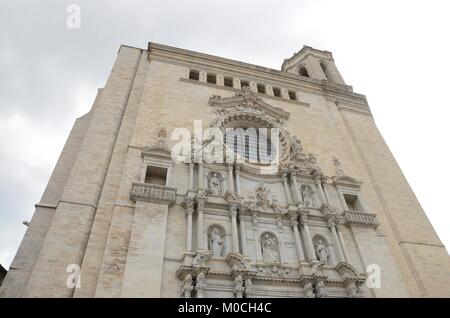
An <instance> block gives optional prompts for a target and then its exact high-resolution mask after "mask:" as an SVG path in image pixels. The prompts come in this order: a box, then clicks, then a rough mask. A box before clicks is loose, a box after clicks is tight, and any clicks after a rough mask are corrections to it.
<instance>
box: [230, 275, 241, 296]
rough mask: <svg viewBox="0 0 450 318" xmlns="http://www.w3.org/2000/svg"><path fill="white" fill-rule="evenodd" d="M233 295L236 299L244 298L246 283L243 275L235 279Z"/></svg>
mask: <svg viewBox="0 0 450 318" xmlns="http://www.w3.org/2000/svg"><path fill="white" fill-rule="evenodd" d="M233 293H234V297H236V298H243V296H244V281H243V280H242V277H241V275H238V276H236V278H235V279H234V286H233Z"/></svg>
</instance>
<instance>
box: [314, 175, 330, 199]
mask: <svg viewBox="0 0 450 318" xmlns="http://www.w3.org/2000/svg"><path fill="white" fill-rule="evenodd" d="M314 181H315V182H316V185H317V189H318V190H319V196H320V201H321V203H325V204H328V201H327V199H326V197H325V193H324V192H323V188H322V178H321V176H319V175H318V176H316V177H315V178H314ZM319 206H320V205H319Z"/></svg>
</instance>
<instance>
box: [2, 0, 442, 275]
mask: <svg viewBox="0 0 450 318" xmlns="http://www.w3.org/2000/svg"><path fill="white" fill-rule="evenodd" d="M71 3H77V4H79V5H80V8H81V28H80V29H69V28H68V27H67V25H66V19H67V16H68V14H67V13H66V10H67V6H68V5H69V4H71ZM449 9H450V2H449V1H444V0H443V1H421V2H419V1H399V0H396V1H380V0H377V1H370V2H369V1H361V0H359V1H317V0H314V1H299V0H296V1H261V0H258V1H242V0H240V1H231V0H227V1H211V0H209V1H167V0H164V1H163V0H160V1H148V0H147V1H130V0H127V1H98V0H95V1H94V0H90V1H75V0H72V1H63V0H55V1H31V0H30V1H18V0H11V1H6V0H2V1H1V2H0V263H1V264H2V265H3V266H4V267H6V268H8V267H9V265H10V263H11V261H12V258H13V257H14V254H15V252H16V250H17V248H18V246H19V244H20V241H21V239H22V237H23V234H24V232H25V229H26V227H25V226H24V225H22V221H23V220H30V219H31V216H32V214H33V211H34V204H35V203H37V202H38V201H39V199H40V196H41V195H42V193H43V191H44V187H45V185H46V184H47V181H48V178H49V177H50V174H51V172H52V169H53V167H54V165H55V163H56V161H57V159H58V156H59V153H60V152H61V150H62V147H63V145H64V142H65V140H66V138H67V136H68V134H69V131H70V129H71V127H72V124H73V122H74V120H75V118H76V117H78V116H81V115H83V114H84V113H86V112H87V111H88V110H89V109H90V107H91V105H92V102H93V100H94V97H95V95H96V93H97V89H98V88H100V87H102V86H103V85H104V83H105V80H106V78H107V76H108V73H109V71H110V69H111V66H112V64H113V62H114V59H115V57H116V54H117V50H118V48H119V46H120V44H127V45H131V46H137V47H141V48H146V47H147V42H148V41H153V42H158V43H162V44H167V45H171V46H175V47H180V48H185V49H190V50H194V51H199V52H204V53H209V54H213V55H218V56H223V57H227V58H232V59H236V60H239V61H245V62H249V63H252V64H257V65H261V66H266V67H271V68H275V69H280V67H281V63H282V61H283V59H284V58H286V57H290V56H291V55H292V54H293V52H296V51H298V50H299V49H301V47H302V46H303V45H304V44H306V45H309V46H313V47H315V48H318V49H323V50H328V51H331V52H333V55H334V58H335V61H336V64H337V67H338V68H339V70H340V72H341V74H342V75H343V77H344V79H345V81H346V82H347V84H349V85H352V86H353V88H354V91H355V92H358V93H361V94H364V95H366V96H367V99H368V101H369V104H370V107H371V109H372V112H373V114H374V117H375V120H376V122H377V124H378V127H379V129H380V131H381V133H382V134H383V136H384V138H385V139H386V141H387V143H388V145H389V147H390V149H391V151H392V152H393V153H394V156H395V157H396V159H397V161H398V162H399V164H400V167H401V168H402V170H403V172H404V174H405V175H406V177H407V179H408V181H409V183H410V185H411V186H412V188H413V190H414V192H415V193H416V195H417V197H418V199H419V201H420V203H421V204H422V206H423V208H424V209H425V211H426V213H427V215H428V217H429V219H430V220H431V223H432V224H433V225H434V227H435V229H436V231H437V232H438V234H439V236H440V238H441V240H442V241H443V242H444V244H445V245H446V246H450V211H449V205H448V196H449V195H450V193H448V191H449V186H448V185H447V182H448V180H450V172H449V168H450V166H449V163H450V151H449V149H448V147H447V146H448V144H449V143H448V141H447V138H448V137H449V136H450V124H449V123H448V122H447V120H448V118H449V115H450V107H449V106H450V105H449V102H448V96H447V94H448V91H449V80H448V77H449V76H450V59H449V56H450V41H449V38H450V34H449V31H450V19H449V18H448V17H449V16H450V10H449Z"/></svg>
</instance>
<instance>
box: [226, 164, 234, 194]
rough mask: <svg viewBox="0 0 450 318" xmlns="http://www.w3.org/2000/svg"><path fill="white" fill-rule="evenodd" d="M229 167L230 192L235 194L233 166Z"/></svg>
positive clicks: (229, 165)
mask: <svg viewBox="0 0 450 318" xmlns="http://www.w3.org/2000/svg"><path fill="white" fill-rule="evenodd" d="M227 166H228V191H230V192H231V193H233V192H234V184H233V183H234V182H233V164H231V163H229V164H228V165H227Z"/></svg>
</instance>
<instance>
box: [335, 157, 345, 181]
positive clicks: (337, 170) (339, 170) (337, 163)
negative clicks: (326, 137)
mask: <svg viewBox="0 0 450 318" xmlns="http://www.w3.org/2000/svg"><path fill="white" fill-rule="evenodd" d="M333 164H334V168H335V174H336V176H338V177H343V176H345V173H344V170H342V163H341V162H340V161H339V159H338V158H336V157H333Z"/></svg>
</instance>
